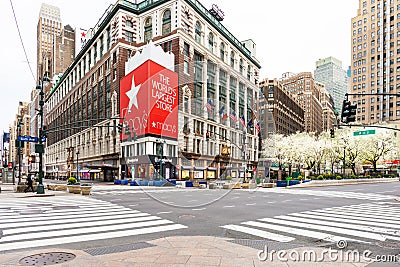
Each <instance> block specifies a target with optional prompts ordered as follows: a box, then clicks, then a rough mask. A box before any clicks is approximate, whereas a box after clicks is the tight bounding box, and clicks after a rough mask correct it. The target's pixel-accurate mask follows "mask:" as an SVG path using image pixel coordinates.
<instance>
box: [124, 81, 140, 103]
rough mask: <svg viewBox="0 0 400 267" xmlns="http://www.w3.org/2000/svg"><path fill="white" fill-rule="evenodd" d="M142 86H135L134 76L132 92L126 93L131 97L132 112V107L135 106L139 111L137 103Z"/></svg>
mask: <svg viewBox="0 0 400 267" xmlns="http://www.w3.org/2000/svg"><path fill="white" fill-rule="evenodd" d="M141 86H142V85H141V84H139V85H138V86H135V76H132V85H131V90H130V91H128V92H126V95H127V96H128V97H129V106H128V109H129V110H131V108H132V105H135V107H136V108H137V109H138V108H139V107H138V102H137V94H138V92H139V90H140V87H141Z"/></svg>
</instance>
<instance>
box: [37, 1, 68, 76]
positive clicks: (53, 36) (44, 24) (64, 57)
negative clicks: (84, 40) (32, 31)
mask: <svg viewBox="0 0 400 267" xmlns="http://www.w3.org/2000/svg"><path fill="white" fill-rule="evenodd" d="M74 58H75V31H74V30H73V29H72V28H71V26H69V25H66V26H63V25H62V22H61V16H60V9H59V8H58V7H55V6H51V5H48V4H44V3H43V4H42V6H41V8H40V13H39V20H38V24H37V78H38V79H39V78H41V77H43V76H45V75H47V76H48V77H49V78H51V79H52V78H53V76H54V75H56V74H59V73H63V72H64V71H65V70H66V69H67V68H68V67H69V65H70V64H71V63H72V62H73V61H74Z"/></svg>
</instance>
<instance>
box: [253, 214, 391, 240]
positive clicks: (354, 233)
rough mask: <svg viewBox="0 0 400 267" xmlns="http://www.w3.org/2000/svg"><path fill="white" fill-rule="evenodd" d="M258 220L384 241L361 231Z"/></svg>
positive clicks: (265, 219) (275, 220)
mask: <svg viewBox="0 0 400 267" xmlns="http://www.w3.org/2000/svg"><path fill="white" fill-rule="evenodd" d="M275 218H276V217H275ZM259 220H260V221H263V222H269V223H275V224H283V225H285V224H289V225H290V226H296V227H303V228H308V229H314V230H321V231H327V232H333V233H340V234H346V235H351V236H362V237H364V238H368V239H374V240H379V241H384V240H385V238H384V237H382V235H380V234H374V233H367V232H362V231H357V230H349V229H343V228H339V227H332V226H326V225H314V224H307V223H300V222H287V221H284V220H280V219H272V218H263V219H259ZM342 240H343V239H342Z"/></svg>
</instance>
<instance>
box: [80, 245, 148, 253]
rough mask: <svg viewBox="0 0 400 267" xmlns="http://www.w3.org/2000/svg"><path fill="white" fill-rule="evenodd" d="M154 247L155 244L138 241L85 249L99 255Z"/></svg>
mask: <svg viewBox="0 0 400 267" xmlns="http://www.w3.org/2000/svg"><path fill="white" fill-rule="evenodd" d="M149 247H154V245H152V244H149V243H146V242H138V243H133V244H123V245H116V246H109V247H99V248H88V249H85V250H83V251H85V252H86V253H88V254H90V255H92V256H99V255H106V254H112V253H118V252H125V251H130V250H137V249H142V248H149Z"/></svg>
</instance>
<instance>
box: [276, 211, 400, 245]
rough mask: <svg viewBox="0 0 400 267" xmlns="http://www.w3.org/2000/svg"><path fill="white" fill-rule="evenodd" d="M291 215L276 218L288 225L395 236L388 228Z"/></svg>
mask: <svg viewBox="0 0 400 267" xmlns="http://www.w3.org/2000/svg"><path fill="white" fill-rule="evenodd" d="M290 215H291V216H285V215H282V216H276V217H275V218H278V219H282V220H288V222H287V223H289V224H291V222H290V221H296V222H301V223H311V224H319V225H328V226H333V227H340V228H344V229H346V228H348V229H355V230H361V231H366V232H375V233H382V234H386V235H390V234H391V233H392V234H393V232H394V231H393V229H388V228H377V227H371V226H362V225H352V224H346V223H339V222H329V221H325V220H323V219H325V218H324V217H322V218H320V219H319V220H313V219H306V218H298V217H294V216H293V214H290ZM340 233H344V234H346V232H343V231H340ZM367 234H368V233H367ZM386 237H388V236H386ZM389 238H390V237H389ZM395 240H398V239H395Z"/></svg>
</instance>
